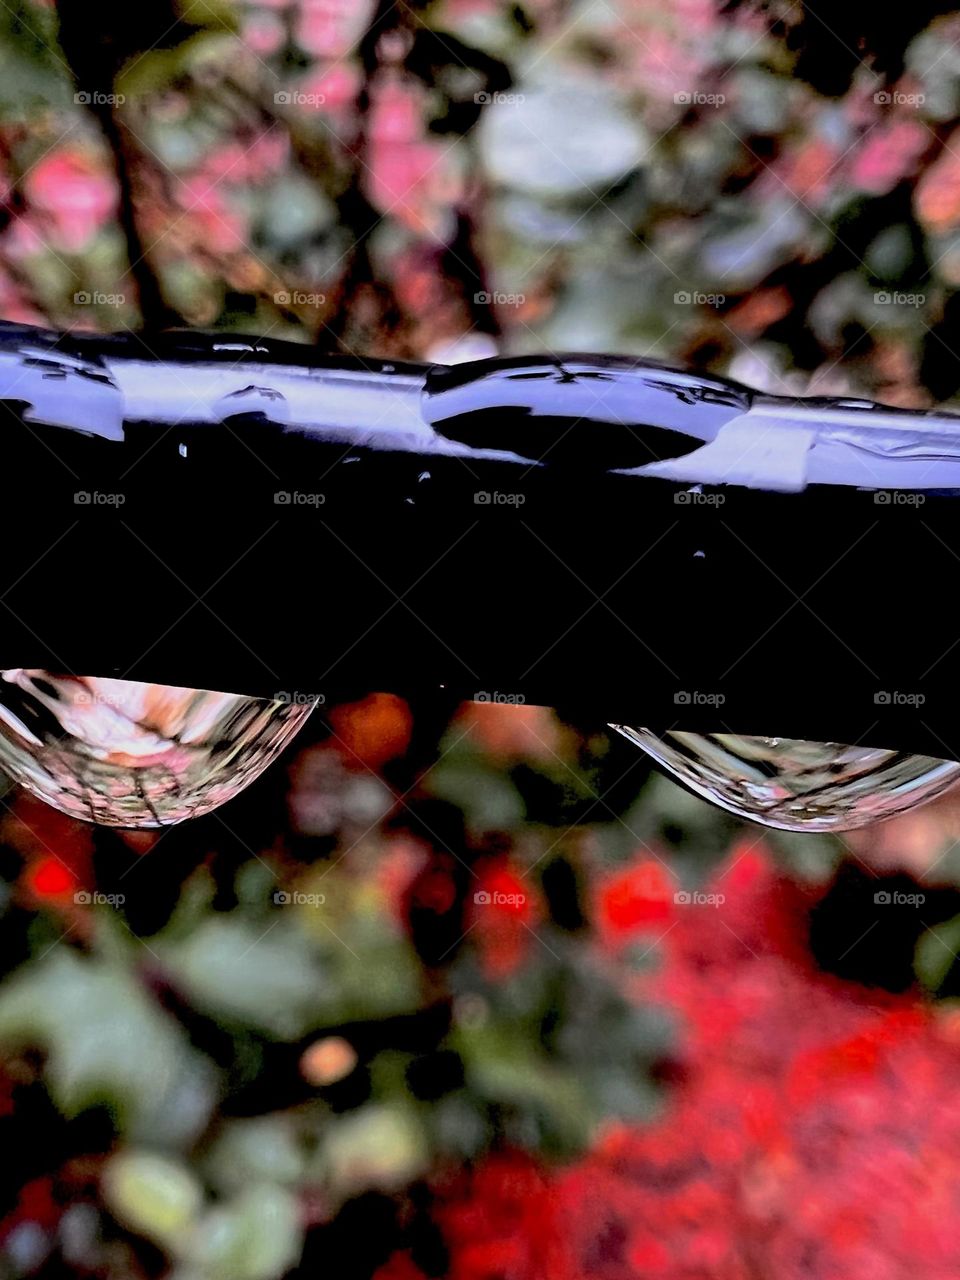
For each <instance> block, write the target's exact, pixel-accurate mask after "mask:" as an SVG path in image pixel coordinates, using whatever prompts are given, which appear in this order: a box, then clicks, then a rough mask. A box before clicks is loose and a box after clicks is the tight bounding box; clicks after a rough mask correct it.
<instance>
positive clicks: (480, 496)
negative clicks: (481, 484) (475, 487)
mask: <svg viewBox="0 0 960 1280" xmlns="http://www.w3.org/2000/svg"><path fill="white" fill-rule="evenodd" d="M473 500H474V502H475V503H476V504H477V505H478V506H481V507H487V506H489V505H490V500H491V499H490V494H489V493H487V492H486V491H485V490H481V491H480V492H479V493H475V494H474V495H473Z"/></svg>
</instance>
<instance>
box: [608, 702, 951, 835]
mask: <svg viewBox="0 0 960 1280" xmlns="http://www.w3.org/2000/svg"><path fill="white" fill-rule="evenodd" d="M610 727H611V728H612V729H616V730H617V731H618V732H619V733H622V734H623V735H624V736H625V737H627V738H629V739H630V741H631V742H634V743H636V744H637V746H639V747H641V748H642V749H643V750H644V751H645V752H646V753H647V754H648V755H649V756H651V757H652V759H653V760H655V761H656V763H657V764H658V765H660V767H661V768H662V769H664V770H665V771H666V772H667V773H668V774H670V775H671V776H673V777H674V778H676V779H678V780H679V781H680V782H682V783H684V784H685V785H686V786H688V787H689V788H690V789H691V791H695V792H696V793H697V795H700V796H703V797H704V799H706V800H711V801H712V802H713V803H714V804H717V805H720V807H721V808H723V809H727V810H729V811H730V812H731V813H735V814H737V815H738V816H739V817H741V818H746V819H748V820H749V821H751V822H759V823H762V824H763V825H765V826H768V827H779V828H781V829H783V830H787V831H845V830H849V829H851V828H853V827H864V826H867V825H869V824H870V823H872V822H880V821H882V820H883V819H884V818H891V817H893V816H894V814H897V813H902V812H903V811H904V810H906V809H912V808H914V807H915V806H916V805H919V804H924V803H925V802H926V801H927V800H932V799H933V798H934V797H935V796H938V795H940V793H941V792H943V791H946V790H947V789H948V788H949V787H951V786H953V785H954V784H955V783H956V782H958V781H960V764H957V763H956V762H955V761H951V760H935V759H932V758H931V757H929V756H916V755H909V754H907V753H906V752H902V751H885V750H880V749H878V748H876V747H864V746H843V745H842V744H840V743H836V742H807V741H804V740H803V739H798V738H763V737H739V736H737V735H735V734H727V733H715V734H698V733H681V732H673V733H667V734H663V735H662V736H661V735H659V734H656V733H653V732H652V731H651V730H649V729H644V728H630V727H629V726H627V725H619V724H615V725H611V726H610Z"/></svg>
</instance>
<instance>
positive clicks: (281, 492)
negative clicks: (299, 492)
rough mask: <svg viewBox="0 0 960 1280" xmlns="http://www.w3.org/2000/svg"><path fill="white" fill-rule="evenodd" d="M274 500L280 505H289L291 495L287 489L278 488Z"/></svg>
mask: <svg viewBox="0 0 960 1280" xmlns="http://www.w3.org/2000/svg"><path fill="white" fill-rule="evenodd" d="M273 501H274V503H275V504H276V505H277V506H278V507H289V505H290V502H291V497H290V494H289V493H288V491H287V490H286V489H278V490H277V492H276V493H275V494H274V495H273Z"/></svg>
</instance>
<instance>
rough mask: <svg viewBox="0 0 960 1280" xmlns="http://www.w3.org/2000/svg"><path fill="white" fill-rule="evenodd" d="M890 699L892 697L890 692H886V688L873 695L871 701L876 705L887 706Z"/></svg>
mask: <svg viewBox="0 0 960 1280" xmlns="http://www.w3.org/2000/svg"><path fill="white" fill-rule="evenodd" d="M891 701H892V698H891V697H890V694H889V693H887V691H886V689H880V690H878V692H877V693H875V694H874V695H873V702H874V705H875V706H877V707H889V705H890V703H891Z"/></svg>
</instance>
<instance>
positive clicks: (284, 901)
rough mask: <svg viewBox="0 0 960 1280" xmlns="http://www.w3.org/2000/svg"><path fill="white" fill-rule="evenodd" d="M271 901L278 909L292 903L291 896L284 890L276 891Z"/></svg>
mask: <svg viewBox="0 0 960 1280" xmlns="http://www.w3.org/2000/svg"><path fill="white" fill-rule="evenodd" d="M273 900H274V902H275V903H276V904H277V906H278V907H288V906H289V905H290V903H291V902H292V901H293V895H292V894H289V893H287V892H286V890H285V889H278V890H277V891H276V893H275V894H274V895H273Z"/></svg>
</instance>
